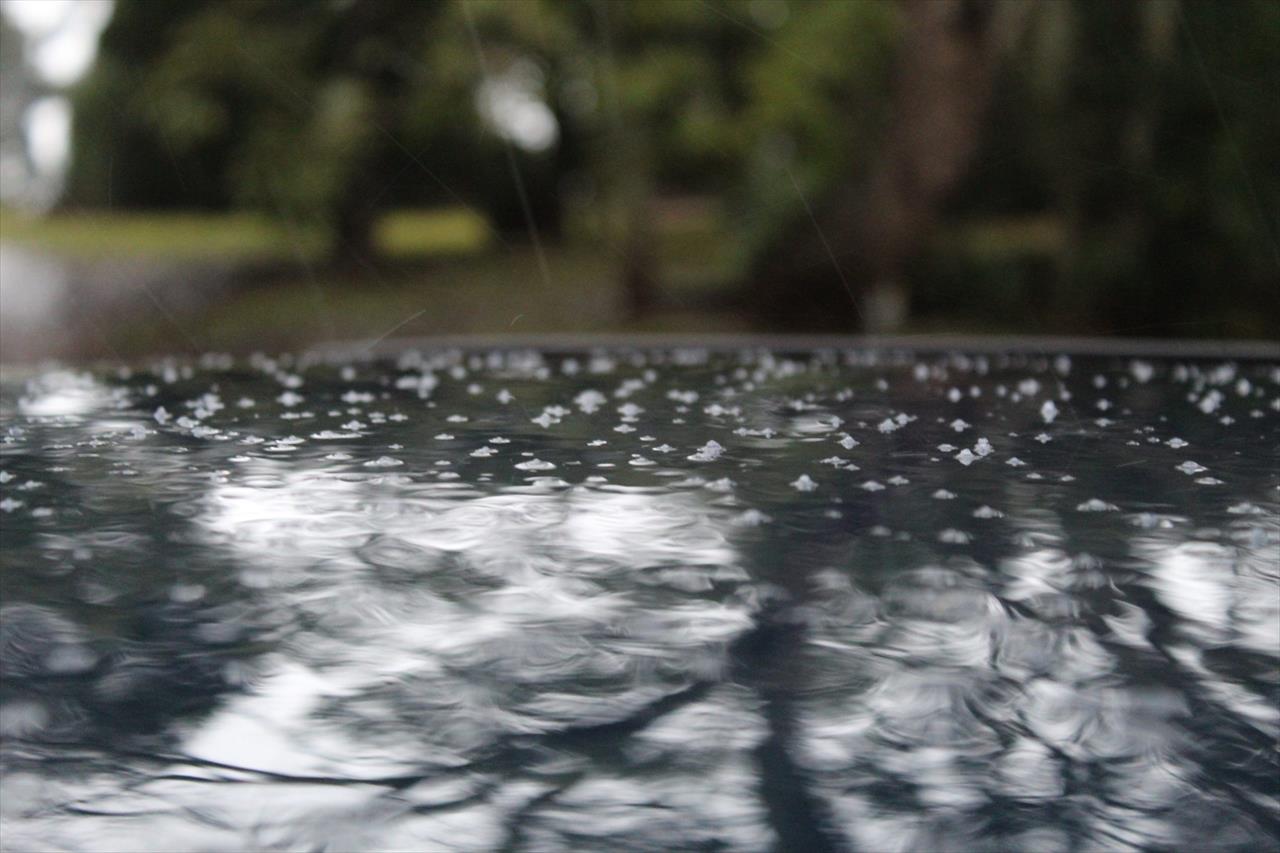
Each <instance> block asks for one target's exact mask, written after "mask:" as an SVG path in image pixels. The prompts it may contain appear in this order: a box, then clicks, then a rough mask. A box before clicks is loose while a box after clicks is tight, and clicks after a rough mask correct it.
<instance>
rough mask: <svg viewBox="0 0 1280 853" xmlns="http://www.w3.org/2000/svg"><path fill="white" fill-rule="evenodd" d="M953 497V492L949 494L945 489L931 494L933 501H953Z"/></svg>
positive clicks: (954, 494) (954, 495)
mask: <svg viewBox="0 0 1280 853" xmlns="http://www.w3.org/2000/svg"><path fill="white" fill-rule="evenodd" d="M955 497H956V493H955V492H950V491H947V490H946V489H938V490H937V491H936V492H934V493H933V498H934V500H939V501H950V500H955Z"/></svg>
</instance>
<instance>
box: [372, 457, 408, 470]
mask: <svg viewBox="0 0 1280 853" xmlns="http://www.w3.org/2000/svg"><path fill="white" fill-rule="evenodd" d="M403 464H404V462H402V461H400V460H399V459H396V458H395V457H392V456H379V457H378V458H377V459H370V460H369V461H368V462H366V463H364V467H366V468H395V467H397V466H400V465H403Z"/></svg>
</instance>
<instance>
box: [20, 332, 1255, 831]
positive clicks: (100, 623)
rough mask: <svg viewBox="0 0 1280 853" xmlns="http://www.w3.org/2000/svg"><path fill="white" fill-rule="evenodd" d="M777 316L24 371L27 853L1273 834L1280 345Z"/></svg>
mask: <svg viewBox="0 0 1280 853" xmlns="http://www.w3.org/2000/svg"><path fill="white" fill-rule="evenodd" d="M777 343H779V344H780V348H778V349H769V348H764V347H756V346H749V347H747V346H740V347H734V346H712V347H698V346H675V345H673V346H666V347H653V348H646V349H625V348H618V347H613V348H592V347H584V348H582V349H580V350H579V349H574V346H575V344H573V343H570V344H569V345H567V346H565V347H543V348H541V349H528V348H520V347H507V348H503V349H485V348H479V349H463V348H447V347H442V348H436V349H427V350H420V351H408V352H402V353H398V354H394V355H385V354H382V355H378V356H376V357H370V356H368V354H367V353H364V352H361V351H359V350H354V351H351V352H348V353H342V352H341V351H330V352H328V353H326V354H324V355H322V356H314V357H304V358H301V359H291V358H287V357H286V358H267V357H262V356H255V357H253V358H249V359H233V358H231V357H229V356H222V355H208V356H204V357H202V358H199V359H194V360H192V361H190V362H185V363H184V362H180V361H164V362H157V363H155V364H152V365H146V366H140V367H137V368H134V369H121V368H114V367H102V368H95V369H93V370H89V371H54V370H50V371H43V372H41V371H35V372H28V373H26V374H25V375H24V376H23V377H22V379H21V381H17V380H16V379H14V378H12V374H6V376H10V377H11V378H9V379H7V380H6V381H5V382H3V383H0V436H3V438H2V440H3V444H2V445H0V472H3V473H2V474H0V525H2V527H0V531H2V533H3V549H2V551H0V600H2V604H0V667H2V670H0V771H2V775H0V848H3V849H5V850H30V849H41V850H45V849H49V850H125V849H128V850H227V851H232V850H237V851H238V850H357V849H359V850H364V849H370V850H398V849H403V850H437V849H438V850H494V849H507V850H585V849H593V850H594V849H619V850H667V849H695V850H770V849H784V850H815V851H820V850H851V851H852V850H875V851H880V850H930V851H931V850H956V851H968V850H1004V849H1020V850H1046V851H1048V850H1064V851H1065V850H1092V849H1107V850H1111V849H1115V850H1201V849H1206V850H1207V849H1213V850H1240V851H1254V850H1268V849H1277V847H1278V846H1280V788H1278V786H1280V749H1278V746H1277V744H1278V738H1280V707H1278V700H1280V359H1277V358H1266V357H1263V358H1254V357H1248V356H1250V355H1252V354H1256V353H1254V352H1251V351H1236V352H1231V353H1227V352H1219V353H1217V354H1216V357H1213V354H1212V353H1211V352H1210V351H1206V350H1198V351H1195V350H1193V351H1188V352H1184V353H1182V354H1180V355H1176V356H1172V357H1164V356H1157V355H1152V354H1150V352H1147V353H1143V354H1141V355H1131V354H1121V353H1118V352H1114V351H1112V352H1094V353H1093V354H1079V353H1075V354H1071V355H1068V354H1065V353H1063V352H1058V351H1054V350H1052V349H1047V350H1039V351H1027V352H1021V353H1007V352H1004V353H1002V352H977V351H968V352H964V351H956V350H949V349H948V347H947V346H946V345H945V343H944V344H943V345H940V346H939V347H938V348H937V349H938V351H934V352H923V353H922V352H916V353H912V352H906V351H900V350H898V349H896V348H894V347H889V346H887V347H883V348H856V349H855V348H843V347H834V346H832V347H817V348H814V349H810V350H804V351H802V350H799V349H797V348H796V347H795V346H791V345H787V342H785V341H779V342H777ZM1051 343H1052V342H1051ZM1057 343H1060V344H1061V343H1064V342H1057ZM1227 355H1230V356H1231V357H1229V358H1228V357H1225V356H1227Z"/></svg>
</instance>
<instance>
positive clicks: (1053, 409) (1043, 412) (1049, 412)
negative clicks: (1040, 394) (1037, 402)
mask: <svg viewBox="0 0 1280 853" xmlns="http://www.w3.org/2000/svg"><path fill="white" fill-rule="evenodd" d="M1040 417H1042V418H1044V422H1045V423H1047V424H1051V423H1053V420H1054V418H1056V417H1058V407H1057V406H1056V405H1054V402H1053V401H1052V400H1045V401H1044V405H1043V406H1041V407H1040Z"/></svg>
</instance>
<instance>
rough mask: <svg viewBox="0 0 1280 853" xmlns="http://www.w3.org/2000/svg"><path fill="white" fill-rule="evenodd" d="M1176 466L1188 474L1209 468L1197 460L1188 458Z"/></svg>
mask: <svg viewBox="0 0 1280 853" xmlns="http://www.w3.org/2000/svg"><path fill="white" fill-rule="evenodd" d="M1176 467H1177V469H1178V470H1179V471H1181V472H1182V473H1184V474H1188V475H1190V474H1199V473H1200V472H1201V471H1208V470H1209V469H1208V468H1206V467H1204V466H1203V465H1201V464H1200V463H1199V462H1193V461H1192V460H1190V459H1188V460H1187V461H1186V462H1183V463H1182V464H1181V465H1178V466H1176Z"/></svg>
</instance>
